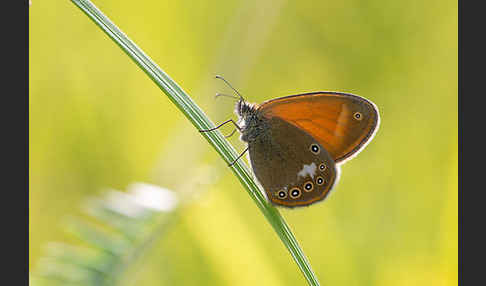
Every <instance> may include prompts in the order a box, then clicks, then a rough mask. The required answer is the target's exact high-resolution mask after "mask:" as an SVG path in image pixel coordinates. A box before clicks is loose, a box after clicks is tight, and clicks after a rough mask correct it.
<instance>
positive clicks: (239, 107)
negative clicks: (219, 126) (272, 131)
mask: <svg viewBox="0 0 486 286" xmlns="http://www.w3.org/2000/svg"><path fill="white" fill-rule="evenodd" d="M235 112H236V114H237V115H238V117H239V120H238V121H241V122H242V124H241V125H240V128H241V137H240V139H241V140H242V141H245V142H248V143H249V142H252V141H255V139H256V138H257V137H258V136H260V135H261V134H263V133H265V132H268V130H269V129H268V126H267V125H268V124H267V121H268V120H267V119H266V118H264V117H262V116H261V115H260V113H259V112H258V106H256V105H254V104H251V103H248V102H246V101H243V100H239V101H238V102H237V103H236V108H235Z"/></svg>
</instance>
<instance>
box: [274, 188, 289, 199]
mask: <svg viewBox="0 0 486 286" xmlns="http://www.w3.org/2000/svg"><path fill="white" fill-rule="evenodd" d="M276 195H277V196H278V198H279V199H285V198H286V197H287V192H285V191H284V190H280V191H278V192H277V193H276Z"/></svg>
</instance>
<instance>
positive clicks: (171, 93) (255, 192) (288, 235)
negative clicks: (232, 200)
mask: <svg viewBox="0 0 486 286" xmlns="http://www.w3.org/2000/svg"><path fill="white" fill-rule="evenodd" d="M71 1H72V2H73V3H74V4H75V5H76V6H78V7H79V8H80V9H81V10H82V11H83V12H84V13H85V14H86V15H87V16H88V17H89V18H90V19H91V20H93V21H94V22H95V23H96V25H98V26H99V27H100V28H101V29H102V30H103V31H104V32H105V33H106V34H107V35H108V36H109V37H110V38H111V39H112V40H113V41H114V42H115V43H116V44H117V45H118V46H119V47H120V48H121V49H122V50H123V51H124V52H125V53H126V54H127V55H128V56H129V57H130V58H131V59H132V60H133V61H134V62H135V63H136V64H137V65H138V66H139V67H140V68H141V69H142V70H143V71H144V72H145V73H146V74H147V75H148V76H149V77H150V78H151V79H152V80H153V81H154V82H155V83H156V84H157V86H159V88H160V89H161V90H162V91H163V92H164V93H165V94H166V95H167V96H168V97H169V99H170V100H171V101H172V102H173V103H174V104H175V105H176V106H177V108H179V109H180V110H181V112H182V113H183V114H184V115H185V116H186V117H187V119H189V121H190V122H191V123H192V124H193V125H194V126H195V127H196V129H198V130H201V129H209V128H212V127H214V124H213V123H212V122H211V121H210V120H209V119H208V118H207V116H206V115H205V114H204V112H203V111H202V110H201V109H200V108H199V107H198V106H197V105H196V104H195V103H194V102H193V101H192V99H191V98H190V97H189V96H188V95H187V94H186V93H185V92H184V91H183V90H182V88H181V87H180V86H179V85H177V83H175V82H174V81H173V80H172V79H171V78H170V77H169V76H168V75H167V74H166V73H165V72H164V71H162V70H161V69H160V68H159V67H158V66H157V65H156V64H155V63H154V62H153V61H152V60H151V59H150V58H149V57H148V56H147V55H146V54H145V53H144V52H143V51H142V50H141V49H140V48H139V47H138V46H137V45H136V44H135V43H134V42H132V41H131V40H130V39H129V38H128V37H127V36H126V35H125V34H124V33H123V32H122V31H120V29H118V28H117V27H116V26H115V24H113V23H112V22H111V21H110V20H109V19H108V18H107V17H106V16H105V15H104V14H103V13H102V12H101V11H100V10H99V9H98V8H97V7H96V6H94V5H93V4H92V3H91V2H90V1H88V0H71ZM201 135H202V136H203V137H204V138H205V139H206V140H207V141H208V142H209V144H210V145H211V146H213V148H214V149H215V150H216V151H217V152H218V153H219V155H220V156H221V157H222V158H223V159H224V160H225V161H226V162H228V163H229V162H233V161H234V160H235V159H236V158H237V155H238V154H237V153H236V151H235V150H234V148H233V147H232V146H231V145H230V144H229V142H228V141H227V140H226V139H225V138H224V136H223V135H222V134H221V133H220V132H219V131H216V132H208V133H201ZM231 170H232V171H233V172H234V174H235V175H236V177H237V178H238V179H239V181H240V182H241V184H242V185H243V186H244V187H245V189H246V190H247V191H248V193H249V195H250V197H251V198H252V199H253V201H254V202H255V203H256V205H257V206H258V208H259V209H260V210H261V211H262V213H263V215H264V216H265V218H266V219H267V220H268V222H269V223H270V225H271V226H272V227H273V229H274V230H275V232H276V233H277V234H278V236H279V237H280V239H281V240H282V242H283V243H284V245H285V246H286V247H287V249H288V250H289V252H290V254H291V255H292V257H293V258H294V260H295V262H296V263H297V265H298V267H299V268H300V270H301V271H302V273H303V275H304V276H305V278H306V279H307V282H308V283H309V285H319V282H318V280H317V278H316V276H315V274H314V272H313V271H312V269H311V266H310V264H309V262H308V261H307V259H306V257H305V255H304V253H303V251H302V249H301V248H300V246H299V244H298V242H297V240H296V239H295V237H294V235H293V234H292V231H291V230H290V228H289V226H288V225H287V223H286V222H285V220H284V219H283V218H282V216H281V215H280V213H279V211H278V210H277V209H276V208H275V207H274V206H273V205H271V204H269V203H268V202H267V201H266V198H265V197H264V195H263V193H262V192H261V190H260V189H259V186H258V185H257V183H256V182H255V181H254V179H253V177H252V176H251V174H250V171H249V169H248V167H246V165H245V164H244V163H243V162H242V160H239V161H238V162H237V163H236V164H234V165H233V166H232V167H231Z"/></svg>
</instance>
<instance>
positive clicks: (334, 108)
mask: <svg viewBox="0 0 486 286" xmlns="http://www.w3.org/2000/svg"><path fill="white" fill-rule="evenodd" d="M235 113H236V114H237V115H238V116H239V121H241V122H242V123H241V125H240V132H241V136H240V139H241V140H242V141H244V142H246V143H247V144H248V151H249V157H250V162H251V167H252V169H253V172H254V173H255V175H256V178H257V179H258V181H259V182H260V184H261V185H262V186H263V188H264V190H265V193H266V195H267V198H268V199H269V200H270V201H271V202H272V203H274V204H276V205H279V206H285V207H299V206H308V205H310V204H313V203H315V202H318V201H322V200H323V199H325V198H326V197H327V196H328V194H329V193H330V191H331V189H332V188H333V187H334V186H335V184H336V183H337V181H338V179H339V171H340V170H339V164H341V163H343V162H345V161H346V160H349V159H351V158H352V157H353V156H355V155H356V154H357V153H358V152H359V151H360V150H362V149H363V148H364V146H365V145H366V144H367V143H368V142H369V140H370V139H371V138H372V137H373V135H374V133H375V132H376V130H377V127H378V124H379V115H378V110H377V108H376V106H375V105H374V104H373V103H371V102H370V101H368V100H366V99H364V98H362V97H359V96H356V95H352V94H345V93H337V92H316V93H307V94H300V95H293V96H287V97H281V98H276V99H273V100H269V101H266V102H264V103H262V104H261V105H254V104H250V103H248V102H246V101H244V100H243V99H242V98H241V99H240V100H239V101H238V102H237V103H236V108H235Z"/></svg>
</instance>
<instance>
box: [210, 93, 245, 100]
mask: <svg viewBox="0 0 486 286" xmlns="http://www.w3.org/2000/svg"><path fill="white" fill-rule="evenodd" d="M220 96H226V97H231V98H233V99H240V98H239V97H238V96H234V95H229V94H222V93H216V95H215V96H214V98H218V97H220Z"/></svg>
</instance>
